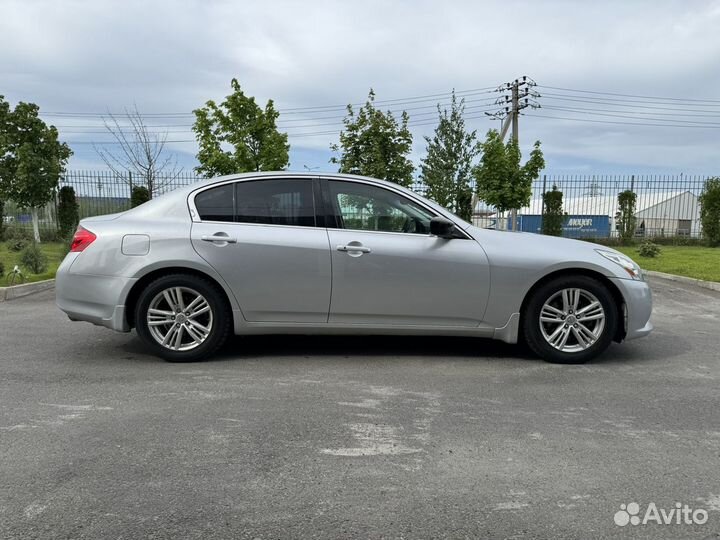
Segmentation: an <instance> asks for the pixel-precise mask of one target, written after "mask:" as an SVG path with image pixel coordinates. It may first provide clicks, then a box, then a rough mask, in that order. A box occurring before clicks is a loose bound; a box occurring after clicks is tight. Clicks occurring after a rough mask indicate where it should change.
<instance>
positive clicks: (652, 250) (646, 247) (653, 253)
mask: <svg viewBox="0 0 720 540" xmlns="http://www.w3.org/2000/svg"><path fill="white" fill-rule="evenodd" d="M638 253H639V254H640V256H641V257H657V256H658V255H660V246H658V245H657V244H656V243H655V242H651V241H650V240H647V241H646V242H643V243H642V244H640V247H639V248H638Z"/></svg>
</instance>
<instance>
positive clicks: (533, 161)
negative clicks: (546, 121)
mask: <svg viewBox="0 0 720 540" xmlns="http://www.w3.org/2000/svg"><path fill="white" fill-rule="evenodd" d="M481 149H482V152H483V154H482V158H481V159H480V163H479V164H478V165H477V166H476V167H475V168H474V169H473V174H474V176H475V180H476V189H477V194H478V197H479V198H480V199H482V200H483V201H485V202H486V203H488V204H489V205H491V206H494V207H495V208H496V209H497V210H498V212H505V211H506V210H512V209H517V208H522V207H523V206H527V205H528V204H529V203H530V197H531V195H532V181H533V180H534V179H535V178H537V176H538V174H539V173H540V171H541V170H542V169H543V167H545V159H544V158H543V154H542V151H541V150H540V141H536V142H535V144H534V145H533V149H532V151H531V152H530V159H528V161H527V163H525V164H524V165H521V164H520V160H521V158H522V155H521V153H520V147H519V145H518V143H517V141H515V140H514V139H510V140H509V141H508V142H507V143H503V141H502V139H501V138H500V134H499V133H498V132H497V131H496V130H494V129H491V130H490V131H488V134H487V138H486V139H485V142H483V143H482V144H481ZM516 227H517V223H516V220H513V223H512V228H513V230H515V228H516Z"/></svg>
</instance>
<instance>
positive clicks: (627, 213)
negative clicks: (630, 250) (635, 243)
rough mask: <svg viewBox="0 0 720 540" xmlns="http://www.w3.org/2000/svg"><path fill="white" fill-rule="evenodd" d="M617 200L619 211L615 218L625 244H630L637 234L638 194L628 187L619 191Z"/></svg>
mask: <svg viewBox="0 0 720 540" xmlns="http://www.w3.org/2000/svg"><path fill="white" fill-rule="evenodd" d="M617 201H618V213H617V215H616V216H615V220H616V222H617V225H618V229H619V231H620V238H621V239H622V243H623V244H624V245H630V244H632V240H633V237H634V236H635V225H636V224H637V218H636V217H635V205H636V203H637V195H636V194H635V192H633V191H630V190H629V189H628V190H625V191H622V192H620V193H618V196H617Z"/></svg>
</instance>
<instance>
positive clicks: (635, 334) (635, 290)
mask: <svg viewBox="0 0 720 540" xmlns="http://www.w3.org/2000/svg"><path fill="white" fill-rule="evenodd" d="M612 282H613V283H614V284H615V286H616V287H617V288H618V289H619V290H620V293H621V294H622V295H623V298H624V299H625V308H626V317H625V339H626V340H628V339H636V338H640V337H643V336H647V335H648V334H649V333H650V332H652V330H653V324H652V323H651V322H650V314H651V313H652V292H651V291H650V286H649V285H648V283H647V282H646V281H636V280H633V279H619V278H614V279H613V280H612Z"/></svg>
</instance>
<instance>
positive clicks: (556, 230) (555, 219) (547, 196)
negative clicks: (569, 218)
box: [542, 185, 566, 236]
mask: <svg viewBox="0 0 720 540" xmlns="http://www.w3.org/2000/svg"><path fill="white" fill-rule="evenodd" d="M565 216H566V214H565V212H563V192H562V191H560V190H559V189H558V188H557V186H555V185H553V187H552V190H551V191H546V192H545V193H543V218H542V233H543V234H547V235H549V236H561V235H562V224H563V220H564V219H565Z"/></svg>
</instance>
